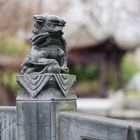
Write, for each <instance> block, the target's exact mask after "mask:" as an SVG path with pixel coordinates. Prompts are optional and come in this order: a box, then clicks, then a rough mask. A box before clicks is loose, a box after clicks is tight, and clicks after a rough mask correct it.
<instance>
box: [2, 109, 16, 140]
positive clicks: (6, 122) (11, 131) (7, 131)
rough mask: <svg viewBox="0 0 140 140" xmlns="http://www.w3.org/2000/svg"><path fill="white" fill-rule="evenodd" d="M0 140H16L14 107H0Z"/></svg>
mask: <svg viewBox="0 0 140 140" xmlns="http://www.w3.org/2000/svg"><path fill="white" fill-rule="evenodd" d="M0 140H17V121H16V107H10V106H9V107H8V106H3V107H2V106H1V107H0Z"/></svg>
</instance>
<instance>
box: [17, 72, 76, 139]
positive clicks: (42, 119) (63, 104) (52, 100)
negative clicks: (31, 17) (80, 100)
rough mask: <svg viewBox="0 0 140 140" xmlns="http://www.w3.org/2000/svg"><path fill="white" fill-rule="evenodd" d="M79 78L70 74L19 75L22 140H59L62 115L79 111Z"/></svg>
mask: <svg viewBox="0 0 140 140" xmlns="http://www.w3.org/2000/svg"><path fill="white" fill-rule="evenodd" d="M75 79H76V78H75V76H74V75H69V74H41V75H36V74H31V75H27V74H25V75H19V76H17V81H18V83H19V85H20V86H21V90H20V92H19V94H18V96H17V123H18V139H19V140H59V128H58V121H57V116H58V113H59V112H61V111H75V110H76V96H75V94H74V91H73V89H72V86H73V84H74V82H75Z"/></svg>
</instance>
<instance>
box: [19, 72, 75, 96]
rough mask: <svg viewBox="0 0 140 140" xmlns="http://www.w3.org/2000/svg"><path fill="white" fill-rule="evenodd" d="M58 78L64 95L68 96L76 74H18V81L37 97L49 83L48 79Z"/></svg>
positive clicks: (57, 80)
mask: <svg viewBox="0 0 140 140" xmlns="http://www.w3.org/2000/svg"><path fill="white" fill-rule="evenodd" d="M52 77H53V78H54V79H55V80H56V82H57V85H58V86H59V88H60V89H61V91H62V93H63V95H64V97H67V95H68V92H69V91H70V89H71V87H72V85H73V84H74V82H75V80H76V78H75V76H74V75H68V74H42V75H26V74H25V75H19V76H17V81H18V83H19V84H20V85H21V86H22V87H23V88H25V90H26V91H27V92H28V93H29V94H30V95H31V96H32V97H36V96H37V94H38V93H39V92H40V91H41V90H42V88H43V87H44V86H45V85H47V83H48V81H49V80H50V79H52Z"/></svg>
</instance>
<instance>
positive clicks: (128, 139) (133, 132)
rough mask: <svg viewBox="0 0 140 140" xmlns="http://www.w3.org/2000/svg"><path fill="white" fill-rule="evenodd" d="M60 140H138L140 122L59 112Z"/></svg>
mask: <svg viewBox="0 0 140 140" xmlns="http://www.w3.org/2000/svg"><path fill="white" fill-rule="evenodd" d="M59 128H60V132H59V134H60V135H59V136H60V140H140V124H137V123H134V122H129V121H123V120H117V119H111V118H106V117H101V116H94V115H89V114H82V113H77V112H73V113H72V112H71V113H60V115H59Z"/></svg>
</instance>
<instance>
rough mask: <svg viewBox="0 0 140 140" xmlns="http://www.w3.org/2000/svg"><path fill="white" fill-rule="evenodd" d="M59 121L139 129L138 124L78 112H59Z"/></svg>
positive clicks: (139, 124) (139, 125)
mask: <svg viewBox="0 0 140 140" xmlns="http://www.w3.org/2000/svg"><path fill="white" fill-rule="evenodd" d="M59 116H60V119H63V118H71V119H77V120H85V121H88V122H99V123H106V124H110V125H115V126H117V125H119V126H125V127H126V126H134V127H135V128H138V129H140V123H138V122H134V121H128V120H121V119H115V118H109V117H104V116H99V115H93V114H87V113H80V112H61V113H60V114H59Z"/></svg>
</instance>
